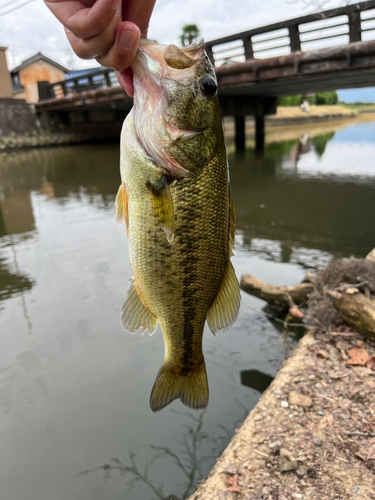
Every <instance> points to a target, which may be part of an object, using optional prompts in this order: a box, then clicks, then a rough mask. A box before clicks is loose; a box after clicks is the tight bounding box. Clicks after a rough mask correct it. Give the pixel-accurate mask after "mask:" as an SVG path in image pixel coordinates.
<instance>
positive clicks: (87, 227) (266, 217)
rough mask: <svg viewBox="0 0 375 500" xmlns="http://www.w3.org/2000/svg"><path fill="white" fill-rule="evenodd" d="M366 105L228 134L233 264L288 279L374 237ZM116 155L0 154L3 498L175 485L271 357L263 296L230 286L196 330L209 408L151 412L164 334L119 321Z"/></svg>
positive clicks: (220, 431) (212, 447)
mask: <svg viewBox="0 0 375 500" xmlns="http://www.w3.org/2000/svg"><path fill="white" fill-rule="evenodd" d="M373 120H375V117H373V118H371V117H367V118H366V119H358V120H354V121H353V120H352V121H348V122H340V123H339V122H337V123H336V124H327V125H324V126H319V127H320V128H318V127H316V126H306V127H303V126H299V127H298V128H295V129H293V128H290V129H282V130H277V129H272V130H271V131H270V133H269V134H268V140H269V142H268V144H267V147H266V152H265V157H264V158H254V154H253V151H252V150H251V149H249V150H248V151H247V152H246V154H245V156H243V157H237V158H236V156H235V153H234V151H233V148H232V146H231V145H230V144H229V147H228V151H229V160H230V166H231V184H232V192H233V197H234V201H235V204H236V210H237V230H236V251H235V256H234V258H233V263H234V266H235V269H236V272H237V275H238V277H240V276H241V274H242V273H251V274H254V275H255V276H257V277H258V278H260V279H262V280H264V281H267V282H270V283H274V284H280V285H281V284H287V285H291V284H294V283H296V282H298V281H300V280H301V279H302V278H303V276H304V274H305V273H306V271H309V270H314V269H317V268H321V267H323V266H325V265H326V264H327V263H328V262H329V261H330V259H331V258H332V257H349V256H351V255H355V256H357V257H364V256H365V255H366V254H367V253H368V252H369V251H370V250H371V249H372V248H373V247H374V246H375V210H374V204H375V165H374V158H375V121H373ZM118 161H119V155H118V147H117V146H103V145H100V146H93V145H91V146H76V147H64V148H51V149H41V150H30V151H23V152H15V153H11V154H2V155H1V156H0V333H1V345H2V348H1V350H0V429H1V433H0V449H1V454H0V491H1V498H2V499H4V500H51V499H53V500H66V499H69V500H104V499H105V500H119V499H123V498H129V499H134V500H135V499H136V500H139V499H142V500H151V499H152V498H159V499H163V498H165V499H167V498H170V499H172V498H174V499H177V498H186V497H187V496H188V495H189V494H191V493H192V492H193V490H194V488H195V486H196V485H197V483H198V482H199V481H200V480H201V479H202V478H203V477H205V475H207V473H208V472H209V470H210V469H211V468H212V466H213V465H214V463H215V460H216V458H217V457H218V455H219V454H220V453H221V451H222V450H223V449H224V447H225V446H226V444H227V443H228V442H229V440H230V437H231V436H232V435H233V434H234V432H235V429H236V428H238V427H239V426H240V424H241V422H242V421H243V420H244V418H245V416H246V415H247V413H248V412H249V410H250V409H251V408H252V407H253V406H254V405H255V404H256V402H257V401H258V399H259V397H260V394H261V391H263V390H264V389H265V388H266V387H267V385H268V384H269V382H270V381H271V380H272V377H274V376H275V374H276V373H277V371H278V369H279V368H280V366H281V363H282V361H283V359H284V350H283V349H281V348H280V345H279V337H280V333H279V331H278V329H277V328H276V327H275V326H274V325H272V324H271V323H270V322H269V321H268V320H267V319H266V318H265V316H264V315H263V314H262V312H261V311H260V309H261V308H262V306H263V303H262V302H261V301H260V300H258V299H255V298H252V297H250V296H247V295H245V294H243V296H242V299H243V301H242V305H241V311H240V315H239V318H238V320H237V322H236V323H235V325H234V326H233V327H232V328H231V329H230V330H229V331H227V332H226V333H225V334H223V335H221V336H219V337H217V338H215V337H214V336H213V335H212V334H211V332H210V331H209V330H208V329H206V331H205V336H204V352H205V357H206V364H207V371H208V378H209V384H210V403H209V406H208V409H207V410H206V411H205V412H203V413H202V412H194V411H190V410H188V409H186V408H185V407H183V406H182V404H181V403H180V402H179V401H176V402H174V403H173V404H172V405H170V406H169V407H167V408H166V409H164V410H163V411H161V412H159V413H156V414H153V413H152V412H151V410H150V409H149V404H148V401H149V394H150V391H151V388H152V385H153V382H154V379H155V376H156V374H157V371H158V369H159V366H160V365H161V363H162V359H163V349H164V348H163V340H162V336H161V332H160V330H159V329H158V330H157V332H156V333H155V334H154V335H153V336H152V337H149V336H148V335H144V336H142V335H141V334H136V335H133V336H132V335H130V334H129V333H127V332H125V331H124V330H123V329H122V328H121V326H120V321H119V311H120V308H121V305H122V302H123V300H124V298H125V295H126V292H127V289H128V287H129V284H128V280H129V278H131V276H132V272H131V268H130V266H129V262H128V260H129V259H128V257H129V256H128V249H127V238H126V231H125V228H124V227H121V228H118V227H117V226H116V224H115V220H114V199H115V195H116V192H117V189H118V186H119V183H120V177H119V168H118ZM292 344H293V343H292V342H291V346H292ZM261 425H266V423H264V424H261Z"/></svg>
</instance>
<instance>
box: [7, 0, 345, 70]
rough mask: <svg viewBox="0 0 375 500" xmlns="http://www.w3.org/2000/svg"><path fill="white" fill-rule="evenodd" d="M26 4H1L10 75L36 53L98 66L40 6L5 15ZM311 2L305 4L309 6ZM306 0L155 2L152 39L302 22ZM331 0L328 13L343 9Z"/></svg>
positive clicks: (14, 0)
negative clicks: (189, 29)
mask: <svg viewBox="0 0 375 500" xmlns="http://www.w3.org/2000/svg"><path fill="white" fill-rule="evenodd" d="M26 1H27V0H0V46H6V47H8V51H7V57H8V64H9V69H12V68H13V67H15V66H17V65H18V64H20V63H21V62H22V61H23V60H24V59H27V58H28V57H30V56H32V55H33V54H35V53H36V52H42V53H43V54H45V55H46V56H48V57H50V58H51V59H54V60H56V61H57V62H59V63H60V64H63V65H64V66H67V67H69V68H71V69H72V68H74V69H80V68H87V67H92V66H96V65H97V63H96V62H95V61H82V60H80V59H78V58H77V57H76V56H75V55H74V54H73V52H72V51H71V50H70V46H69V44H68V42H67V40H66V37H65V34H64V30H63V28H62V25H61V24H60V23H59V22H58V21H57V20H56V19H55V17H54V16H53V15H52V14H51V12H50V11H49V10H48V9H47V7H46V6H45V5H44V3H43V1H42V0H34V1H32V2H31V3H29V4H27V5H25V6H23V7H21V8H20V9H18V10H15V11H14V12H11V13H6V12H7V11H8V10H10V9H13V8H14V7H16V6H17V5H22V4H23V3H25V2H26ZM310 1H312V0H305V2H306V3H310ZM305 2H304V0H245V1H244V0H157V2H156V7H155V10H154V14H153V17H152V20H151V25H150V30H149V36H150V38H152V39H154V40H157V41H159V42H160V43H178V41H179V34H180V31H181V27H182V26H183V25H184V24H186V23H196V24H198V26H199V28H200V30H201V34H202V36H203V37H204V38H205V39H206V40H210V39H214V38H217V37H219V36H224V35H229V34H232V33H236V32H238V31H244V30H247V29H251V28H255V27H258V26H264V25H267V24H270V23H273V22H277V21H281V20H285V19H289V18H293V17H298V16H300V15H304V14H308V13H310V12H312V11H313V9H312V8H311V6H310V7H306V3H305ZM342 3H343V0H329V2H327V4H326V7H325V8H333V7H336V6H338V5H342Z"/></svg>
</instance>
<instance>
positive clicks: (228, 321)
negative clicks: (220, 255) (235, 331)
mask: <svg viewBox="0 0 375 500" xmlns="http://www.w3.org/2000/svg"><path fill="white" fill-rule="evenodd" d="M240 301H241V296H240V287H239V284H238V281H237V277H236V274H235V272H234V269H233V266H232V263H231V262H230V261H229V263H228V267H227V269H226V271H225V274H224V278H223V281H222V283H221V285H220V288H219V291H218V293H217V295H216V297H215V300H214V301H213V303H212V305H211V307H210V309H209V310H208V313H207V322H208V326H209V327H210V330H211V332H212V333H213V334H214V335H219V334H220V333H223V332H225V330H228V328H229V327H230V326H232V324H233V323H234V322H235V321H236V319H237V316H238V311H239V309H240Z"/></svg>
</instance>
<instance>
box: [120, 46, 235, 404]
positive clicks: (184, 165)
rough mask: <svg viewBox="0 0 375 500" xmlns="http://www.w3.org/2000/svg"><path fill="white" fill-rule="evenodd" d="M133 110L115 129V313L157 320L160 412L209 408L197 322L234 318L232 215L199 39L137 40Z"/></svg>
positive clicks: (218, 324) (130, 320) (132, 320)
mask: <svg viewBox="0 0 375 500" xmlns="http://www.w3.org/2000/svg"><path fill="white" fill-rule="evenodd" d="M133 73H134V107H133V109H132V111H131V112H130V113H129V115H128V116H127V118H126V120H125V122H124V125H123V129H122V133H121V180H122V184H121V186H120V188H119V191H118V194H117V197H116V217H117V221H118V223H119V224H121V223H122V222H124V221H126V224H127V230H128V237H129V250H130V263H131V266H132V269H133V272H134V278H132V284H131V287H130V290H129V292H128V294H127V297H126V300H125V303H124V306H123V308H122V312H121V321H122V325H123V327H124V328H125V329H126V330H128V331H129V332H132V333H134V332H136V331H137V330H138V329H139V328H142V331H145V330H146V329H148V331H149V333H150V334H152V333H153V332H154V331H155V329H156V326H157V323H159V324H160V327H161V330H162V332H163V337H164V343H165V355H164V363H163V365H162V367H161V369H160V371H159V373H158V376H157V378H156V381H155V384H154V387H153V389H152V392H151V398H150V406H151V409H152V410H153V411H158V410H161V409H162V408H164V407H165V406H167V405H168V404H169V403H171V402H172V401H173V400H175V399H177V398H179V399H180V400H181V401H182V403H183V404H184V405H186V406H188V407H189V408H194V409H203V408H205V407H206V406H207V404H208V383H207V375H206V366H205V361H204V357H203V351H202V337H203V329H204V324H205V321H206V319H207V322H208V325H209V327H210V329H211V331H212V332H213V333H214V334H215V335H217V334H219V333H221V332H223V331H225V330H227V329H228V328H229V327H230V326H231V325H232V323H233V322H234V321H235V319H236V318H237V315H238V310H239V304H240V294H239V285H238V281H237V278H236V275H235V273H234V269H233V266H232V264H231V262H230V257H231V255H232V249H233V246H234V230H235V214H234V205H233V201H232V198H231V194H230V187H229V173H228V163H227V156H226V150H225V144H224V135H223V127H222V121H221V115H220V109H219V100H218V96H217V82H216V77H215V73H214V70H213V68H212V65H211V63H210V61H209V59H208V57H207V55H206V53H205V50H204V42H203V40H199V41H198V42H196V43H195V44H193V45H190V46H189V47H186V48H183V49H180V48H178V47H177V46H175V45H168V46H166V45H159V44H157V43H156V42H150V41H148V40H142V41H141V44H140V47H139V49H138V53H137V56H136V60H135V63H134V65H133Z"/></svg>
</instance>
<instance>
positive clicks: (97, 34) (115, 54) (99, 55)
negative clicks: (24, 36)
mask: <svg viewBox="0 0 375 500" xmlns="http://www.w3.org/2000/svg"><path fill="white" fill-rule="evenodd" d="M121 2H122V0H79V1H78V0H45V3H46V5H47V7H49V9H50V10H51V11H52V13H53V14H54V15H55V16H56V17H57V19H58V20H59V21H60V22H61V23H62V24H63V25H64V27H65V32H66V35H67V37H68V40H69V42H70V44H71V46H72V49H73V50H74V52H75V53H76V54H77V56H78V57H81V58H82V59H94V58H95V59H96V60H97V61H98V62H99V63H100V64H102V65H103V66H105V67H107V68H114V69H115V70H116V74H117V78H118V80H119V83H120V85H121V86H122V87H123V88H124V89H125V90H126V92H127V93H128V94H129V95H133V92H134V90H133V77H132V72H131V69H130V66H131V64H132V62H133V60H134V57H135V55H136V51H137V46H138V42H139V39H140V37H141V36H143V37H146V36H147V29H148V24H149V20H150V17H151V14H152V10H153V8H154V5H155V2H156V0H123V3H121ZM123 20H124V21H123Z"/></svg>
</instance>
